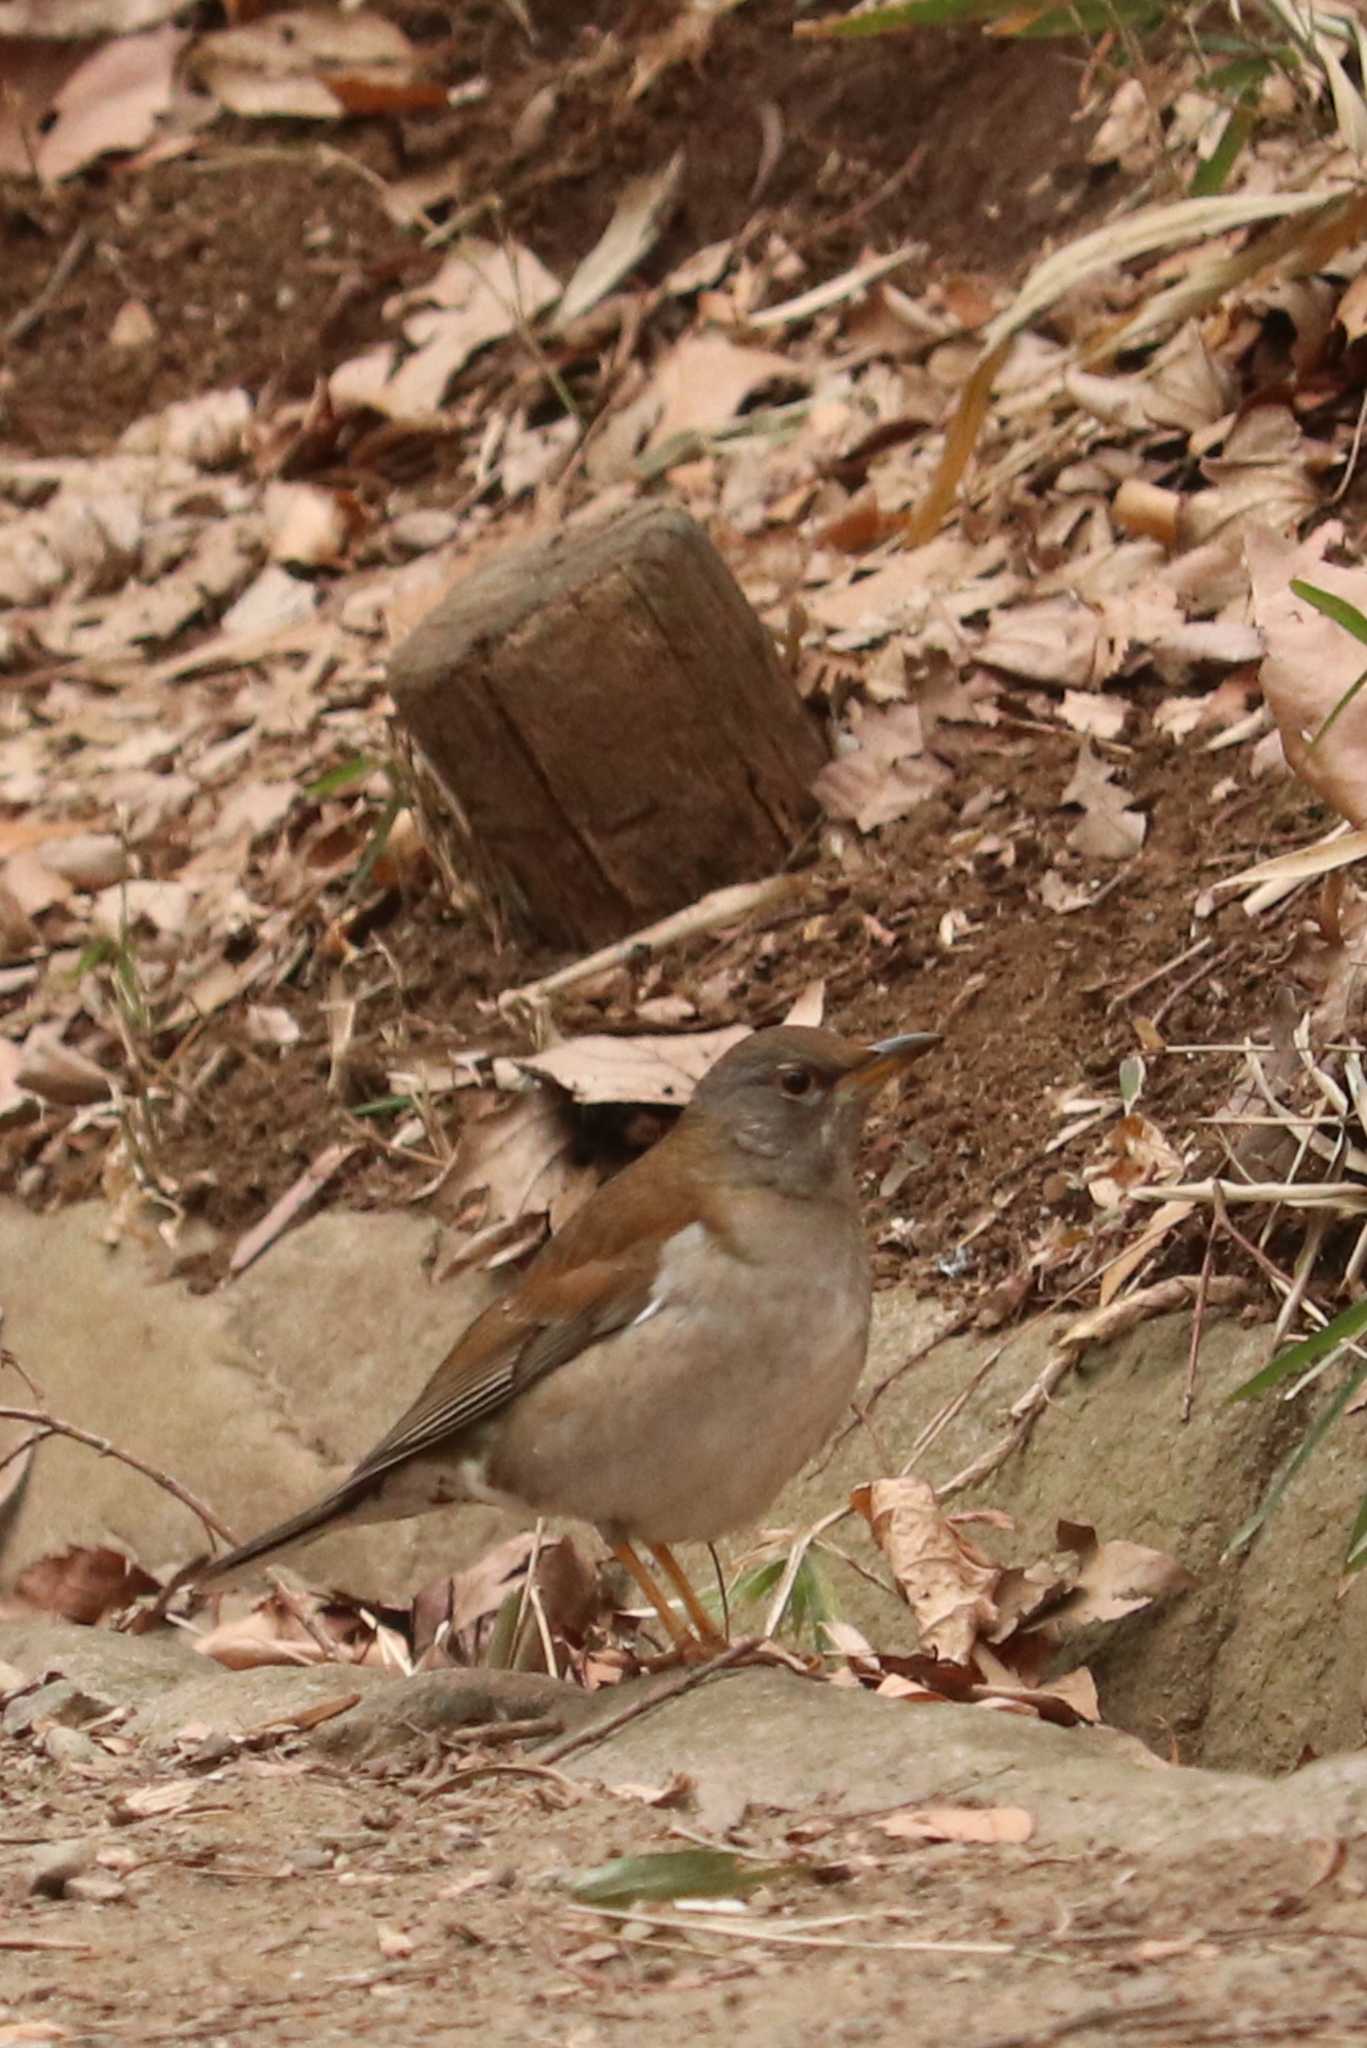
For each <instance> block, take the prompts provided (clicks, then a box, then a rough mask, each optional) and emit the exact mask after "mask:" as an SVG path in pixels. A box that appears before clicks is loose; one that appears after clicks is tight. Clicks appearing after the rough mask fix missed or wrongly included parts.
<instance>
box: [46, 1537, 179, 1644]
mask: <svg viewBox="0 0 1367 2048" xmlns="http://www.w3.org/2000/svg"><path fill="white" fill-rule="evenodd" d="M14 1590H15V1593H16V1594H17V1595H18V1597H19V1598H20V1599H21V1600H24V1601H26V1602H27V1603H28V1604H29V1605H30V1606H31V1607H38V1608H41V1609H42V1610H43V1612H44V1613H46V1614H60V1615H61V1616H62V1617H63V1619H64V1620H66V1621H75V1622H80V1623H81V1624H82V1625H83V1626H84V1627H87V1628H94V1627H97V1626H98V1624H99V1623H100V1622H102V1621H104V1620H105V1619H106V1617H107V1616H109V1615H110V1614H114V1613H117V1611H118V1610H119V1609H120V1608H122V1607H127V1606H128V1604H129V1603H130V1601H133V1600H137V1599H140V1598H141V1597H142V1595H143V1594H145V1593H155V1592H156V1591H157V1582H156V1580H155V1579H154V1578H151V1577H149V1575H148V1574H147V1573H146V1572H145V1571H143V1569H142V1567H141V1566H140V1565H136V1564H134V1563H133V1561H132V1559H131V1558H128V1557H125V1556H124V1555H123V1553H122V1551H118V1550H110V1549H107V1548H104V1547H98V1546H97V1547H89V1548H77V1547H75V1546H73V1547H72V1548H71V1549H69V1550H64V1551H62V1552H61V1553H60V1554H59V1555H57V1556H55V1557H42V1558H39V1559H37V1561H36V1562H35V1563H33V1564H31V1565H28V1566H27V1567H26V1568H25V1569H24V1570H23V1571H22V1572H21V1573H20V1574H19V1577H18V1578H17V1579H16V1580H15V1582H14Z"/></svg>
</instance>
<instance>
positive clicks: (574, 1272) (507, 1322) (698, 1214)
mask: <svg viewBox="0 0 1367 2048" xmlns="http://www.w3.org/2000/svg"><path fill="white" fill-rule="evenodd" d="M696 1149H697V1140H696V1139H695V1138H694V1135H693V1132H692V1131H691V1130H690V1128H689V1127H686V1126H684V1125H678V1126H676V1128H675V1129H674V1131H672V1132H671V1133H670V1134H669V1136H668V1137H667V1138H664V1139H662V1140H661V1142H660V1144H659V1145H658V1146H657V1147H656V1148H655V1152H654V1153H653V1154H649V1155H647V1156H648V1157H649V1158H650V1159H651V1166H652V1170H651V1172H650V1173H649V1174H647V1175H640V1174H639V1168H640V1166H641V1165H642V1164H643V1163H644V1162H643V1161H636V1162H634V1163H633V1164H632V1165H631V1166H628V1167H626V1168H625V1169H624V1170H623V1171H622V1172H621V1173H620V1174H619V1175H618V1176H617V1178H616V1180H614V1181H610V1182H609V1183H608V1185H607V1186H606V1187H604V1188H601V1189H600V1190H599V1191H598V1193H597V1194H596V1195H595V1196H594V1197H593V1199H592V1200H591V1201H590V1202H588V1203H586V1204H585V1206H584V1207H583V1208H582V1209H580V1210H579V1211H578V1213H577V1214H576V1215H574V1216H572V1217H571V1218H570V1219H569V1221H568V1222H567V1223H566V1224H565V1225H564V1227H563V1228H562V1229H561V1230H560V1231H559V1232H558V1233H557V1235H556V1236H555V1237H553V1238H552V1239H551V1241H550V1243H549V1244H548V1245H546V1246H545V1247H544V1249H543V1250H542V1251H541V1252H540V1253H539V1254H538V1256H537V1257H536V1258H535V1259H534V1260H533V1262H532V1264H531V1266H530V1267H529V1268H528V1270H527V1273H526V1276H525V1278H524V1279H523V1280H522V1282H521V1284H520V1285H519V1286H517V1287H514V1288H513V1290H512V1291H511V1293H509V1294H507V1295H505V1296H504V1297H503V1299H502V1300H501V1301H496V1302H494V1303H493V1304H492V1306H491V1307H489V1308H487V1309H485V1311H484V1313H483V1315H481V1316H479V1317H477V1318H476V1320H475V1321H474V1322H473V1323H472V1324H471V1325H470V1327H469V1329H468V1330H466V1332H465V1334H464V1335H463V1336H462V1337H461V1338H460V1339H459V1341H458V1342H457V1343H456V1344H455V1345H454V1346H453V1348H452V1349H451V1350H450V1351H449V1352H448V1353H447V1355H446V1357H445V1358H444V1359H443V1360H442V1362H441V1364H440V1365H439V1366H438V1367H437V1369H436V1371H435V1372H434V1373H433V1374H432V1377H431V1379H429V1380H428V1382H427V1385H426V1386H425V1387H424V1388H423V1390H422V1392H421V1393H420V1394H419V1395H418V1396H417V1398H416V1400H414V1402H413V1403H412V1405H411V1406H410V1407H409V1408H408V1410H407V1411H406V1413H405V1414H403V1415H401V1416H400V1417H399V1419H398V1421H397V1422H396V1423H395V1424H394V1427H393V1428H392V1429H391V1430H389V1431H388V1432H387V1434H386V1435H385V1436H383V1437H382V1438H381V1440H380V1442H379V1443H377V1444H376V1445H375V1447H374V1449H373V1450H372V1451H370V1452H369V1453H368V1454H367V1456H366V1457H364V1458H363V1459H362V1460H361V1462H360V1464H359V1465H358V1466H357V1467H356V1469H355V1471H354V1472H353V1473H352V1475H351V1480H350V1481H348V1484H350V1483H351V1481H361V1480H368V1479H373V1478H375V1477H377V1476H378V1475H379V1474H380V1473H381V1472H385V1471H388V1470H390V1469H391V1468H392V1467H393V1466H395V1465H399V1464H402V1463H403V1462H404V1460H405V1459H407V1458H412V1457H416V1456H418V1455H420V1454H421V1453H422V1452H424V1451H430V1450H434V1449H436V1448H437V1447H439V1446H440V1447H441V1448H443V1449H450V1448H452V1447H453V1439H454V1438H455V1437H457V1436H459V1435H460V1433H461V1432H463V1431H464V1430H466V1429H468V1428H471V1427H472V1426H473V1425H474V1424H476V1423H478V1422H482V1421H484V1420H486V1419H487V1418H488V1417H489V1416H490V1415H493V1414H496V1413H497V1411H498V1410H499V1409H500V1408H501V1407H503V1406H504V1404H505V1403H506V1402H508V1401H510V1400H511V1399H512V1398H513V1397H514V1396H515V1395H516V1394H518V1393H520V1392H521V1390H522V1389H523V1388H524V1387H525V1386H527V1385H529V1384H530V1382H531V1381H533V1380H536V1379H540V1378H542V1377H543V1376H544V1375H545V1374H546V1373H549V1372H554V1371H555V1370H556V1369H557V1367H559V1366H562V1365H566V1364H568V1362H569V1361H570V1360H571V1359H572V1358H575V1357H577V1355H578V1354H579V1353H580V1352H581V1351H583V1350H585V1349H586V1348H587V1347H588V1346H589V1345H590V1344H596V1343H598V1342H599V1341H600V1340H601V1339H602V1338H604V1337H607V1336H611V1334H612V1333H613V1331H614V1330H621V1329H625V1327H626V1326H627V1324H628V1323H631V1322H634V1321H635V1319H636V1317H637V1316H638V1315H640V1314H641V1313H642V1312H643V1311H644V1310H645V1309H646V1308H647V1307H648V1306H649V1303H650V1297H651V1290H652V1288H653V1286H654V1282H655V1274H656V1270H657V1267H658V1264H659V1255H660V1248H661V1246H662V1245H663V1244H664V1243H665V1242H666V1241H667V1240H668V1239H669V1238H671V1237H673V1236H674V1235H675V1233H676V1232H677V1231H680V1230H683V1229H686V1228H687V1227H688V1225H689V1224H691V1223H696V1222H699V1221H707V1222H708V1223H709V1224H711V1225H712V1226H713V1227H714V1228H715V1227H716V1225H717V1221H718V1219H717V1218H716V1216H715V1215H713V1214H709V1213H706V1212H709V1211H711V1210H712V1208H713V1204H712V1202H711V1201H710V1200H709V1199H707V1196H706V1195H702V1194H700V1189H705V1190H708V1191H709V1192H710V1190H711V1179H710V1176H708V1175H707V1174H706V1173H704V1174H702V1175H701V1176H698V1175H697V1174H696V1173H695V1172H694V1171H693V1167H694V1164H695V1162H694V1158H693V1155H694V1153H695V1151H696Z"/></svg>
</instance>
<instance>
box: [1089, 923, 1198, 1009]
mask: <svg viewBox="0 0 1367 2048" xmlns="http://www.w3.org/2000/svg"><path fill="white" fill-rule="evenodd" d="M1214 944H1215V941H1214V939H1211V938H1204V939H1198V940H1197V941H1196V943H1195V945H1194V946H1188V947H1187V949H1186V951H1185V952H1184V953H1179V954H1178V955H1177V956H1176V958H1175V959H1173V960H1165V961H1164V962H1163V965H1162V966H1161V967H1155V968H1153V969H1152V970H1151V972H1150V973H1148V974H1141V975H1140V977H1139V979H1138V981H1132V982H1130V983H1129V985H1128V986H1127V987H1125V988H1122V989H1121V990H1120V991H1119V993H1118V994H1116V995H1113V996H1112V997H1111V1000H1110V1001H1109V1003H1107V1005H1106V1015H1107V1016H1108V1017H1109V1016H1110V1015H1111V1014H1112V1012H1113V1011H1115V1010H1118V1009H1119V1008H1120V1005H1121V1004H1122V1003H1128V1002H1129V1001H1130V1000H1131V999H1132V998H1133V997H1134V996H1138V995H1142V994H1143V993H1144V990H1145V989H1146V988H1152V987H1153V985H1154V983H1155V982H1156V981H1162V979H1163V977H1164V975H1166V974H1171V973H1172V971H1173V969H1174V968H1175V967H1185V966H1186V964H1187V962H1188V960H1194V959H1195V958H1196V955H1197V954H1198V953H1208V952H1209V951H1210V949H1211V947H1212V946H1213V945H1214Z"/></svg>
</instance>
